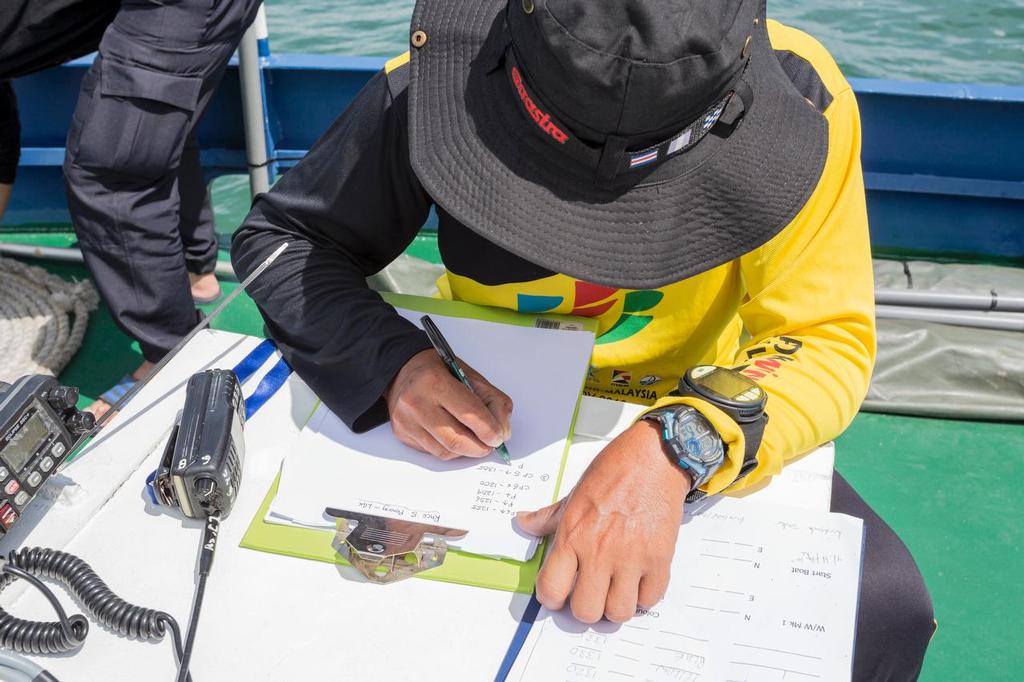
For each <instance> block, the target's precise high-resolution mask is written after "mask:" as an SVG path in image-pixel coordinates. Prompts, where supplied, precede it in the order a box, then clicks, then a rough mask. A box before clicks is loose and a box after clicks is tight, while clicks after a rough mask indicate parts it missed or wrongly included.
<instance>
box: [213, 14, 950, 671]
mask: <svg viewBox="0 0 1024 682" xmlns="http://www.w3.org/2000/svg"><path fill="white" fill-rule="evenodd" d="M410 43H411V45H412V48H413V49H412V50H411V52H410V53H407V54H406V55H403V56H401V57H396V58H395V59H392V60H390V61H389V62H388V63H387V64H386V66H385V68H384V71H383V72H382V73H380V74H378V75H377V76H376V77H374V78H373V79H372V80H371V81H370V82H369V83H368V84H367V85H366V86H365V87H364V88H363V90H362V91H361V92H360V93H359V94H358V96H357V97H356V98H355V99H354V100H353V101H352V103H351V104H350V106H349V107H348V109H347V110H346V111H345V112H344V113H343V114H341V116H340V117H339V118H338V120H337V121H336V122H335V123H334V125H332V126H331V128H330V129H329V130H328V131H327V132H326V133H325V134H324V136H323V137H322V138H321V139H320V140H319V141H318V142H317V143H316V145H314V147H313V148H312V149H311V150H310V151H309V154H307V155H306V157H305V158H304V159H303V160H302V161H301V162H300V163H299V164H298V165H297V166H296V167H295V168H293V169H292V170H290V171H288V173H287V174H286V175H285V176H284V177H283V178H282V179H281V181H280V182H278V183H277V184H276V185H275V186H274V188H273V189H272V190H271V191H270V192H268V193H266V194H262V195H260V196H259V197H257V198H256V200H255V202H254V204H253V209H252V211H251V212H250V214H249V216H248V217H247V218H246V221H245V223H244V224H243V225H242V227H241V228H240V229H239V230H238V232H236V234H235V237H234V241H233V244H232V258H233V262H234V264H235V271H236V272H237V273H238V274H239V276H245V275H246V274H247V273H250V272H252V271H253V270H254V269H255V268H256V267H257V266H258V264H259V263H260V262H262V261H263V260H264V259H265V258H266V257H267V256H268V255H270V253H272V252H273V251H274V250H275V249H277V248H278V247H279V246H280V245H281V244H282V243H284V242H288V243H289V244H290V246H289V248H288V250H287V251H285V252H284V253H282V254H281V256H280V258H279V259H278V260H277V261H275V263H274V266H273V267H272V268H269V269H268V270H267V271H266V273H264V275H263V276H262V277H261V278H259V279H258V280H256V281H255V282H254V283H253V286H252V288H251V289H250V290H249V291H250V294H251V295H252V297H253V299H254V300H255V301H256V303H257V304H258V305H259V308H260V311H261V312H262V313H263V316H264V318H265V319H266V322H267V329H268V331H269V333H270V335H271V336H273V338H274V339H275V341H276V342H277V344H278V347H279V348H280V350H281V352H282V353H283V355H284V357H285V359H286V360H287V361H288V363H289V364H290V365H291V366H292V367H293V368H294V369H295V371H296V372H297V373H298V374H299V375H300V376H301V377H302V378H303V379H304V380H305V381H306V382H307V383H308V384H309V385H310V387H311V388H313V390H314V391H315V392H316V393H317V395H318V396H319V397H320V398H321V400H322V401H323V403H324V404H325V405H326V406H327V407H329V408H330V409H331V410H332V411H333V412H335V414H337V415H338V416H339V418H341V419H342V420H343V421H344V422H345V424H346V425H347V426H348V427H349V428H350V429H352V430H353V431H355V432H360V431H365V430H367V429H372V428H375V427H377V426H379V425H381V424H383V423H384V422H386V421H390V428H391V430H392V431H393V432H394V435H395V437H396V438H398V439H399V440H400V441H401V442H403V443H405V444H406V445H408V446H410V447H413V448H416V449H418V450H421V451H423V452H425V453H429V455H424V456H425V457H427V456H431V455H432V456H435V457H439V458H442V459H451V458H453V457H483V456H486V455H487V453H488V452H489V451H490V450H491V449H492V448H493V447H494V446H496V445H497V444H499V443H501V442H502V441H504V440H506V439H507V438H508V437H509V424H510V421H509V418H510V413H511V411H512V409H513V406H512V405H511V402H510V400H509V399H508V397H507V396H505V395H504V394H503V393H501V390H500V387H497V386H493V385H491V384H490V383H489V382H488V381H487V379H486V378H484V377H482V376H480V375H478V374H473V375H472V377H471V381H472V382H473V387H474V390H475V393H471V392H468V391H466V390H465V387H464V386H463V385H462V384H461V383H459V382H458V381H456V380H455V379H454V378H453V377H452V376H451V375H450V373H449V372H448V370H447V368H446V367H445V365H444V363H443V362H442V361H441V360H440V358H439V356H438V354H437V353H436V352H435V351H434V350H433V349H432V347H431V344H430V341H429V339H428V338H427V337H426V336H425V334H424V333H423V332H422V330H420V329H419V328H418V327H416V326H415V325H413V324H412V323H411V322H409V321H407V320H406V319H404V318H403V317H401V316H400V315H399V314H398V313H397V312H396V311H395V309H394V308H393V307H392V306H390V305H389V304H388V303H387V302H386V301H384V300H383V299H381V298H380V297H379V296H378V295H377V294H375V293H374V292H372V291H370V290H368V289H367V285H366V276H367V275H370V274H372V273H374V272H376V271H377V270H379V269H381V268H382V267H384V266H385V265H387V264H388V263H389V262H390V261H392V260H393V259H394V258H396V257H397V256H398V255H399V254H400V253H401V252H402V251H403V250H404V249H405V248H406V246H407V245H408V244H410V243H411V242H412V240H413V239H414V238H415V236H416V234H417V232H418V231H419V229H420V227H421V226H422V225H423V223H424V221H425V220H426V217H427V215H428V213H429V211H430V209H431V208H436V210H437V216H438V246H439V249H440V252H441V257H442V259H443V260H444V264H445V268H446V273H445V276H444V277H443V279H442V281H441V282H440V288H441V290H442V292H443V293H444V295H446V296H447V297H449V298H452V299H455V300H461V301H466V302H469V303H475V304H480V305H488V306H494V307H499V308H505V309H510V310H515V311H520V312H524V313H530V314H536V313H542V312H545V313H546V312H551V313H561V314H570V315H580V316H588V317H592V318H594V319H595V320H596V322H597V328H598V332H597V339H596V343H595V346H594V350H593V353H592V355H591V359H590V368H589V372H588V376H587V379H586V386H585V392H586V393H587V394H589V395H594V396H598V397H605V398H611V399H618V400H630V401H634V402H641V403H645V404H646V405H648V406H649V408H648V410H647V411H646V412H645V413H644V415H643V417H642V418H641V419H639V420H637V422H636V423H634V424H632V425H631V426H629V427H628V428H627V429H625V430H624V431H623V432H622V433H621V434H619V435H618V436H617V437H616V438H615V439H613V440H612V441H610V442H609V443H608V444H607V445H606V446H605V447H604V449H603V450H602V452H601V453H600V454H599V455H598V456H597V457H596V458H595V459H594V460H593V462H592V463H591V465H590V466H589V467H588V469H587V471H586V472H585V473H584V475H583V477H582V478H581V479H580V481H579V483H578V484H577V485H576V486H575V488H574V489H573V490H572V491H571V493H570V494H569V495H568V496H567V497H566V498H564V499H563V500H561V501H559V502H557V503H555V504H553V505H550V506H548V507H545V508H543V509H540V510H523V511H522V512H521V513H520V514H519V515H518V517H517V524H518V526H519V528H520V529H521V530H523V531H524V532H526V533H529V534H531V535H535V536H550V540H549V542H550V544H549V550H548V552H547V553H546V555H545V558H544V563H543V565H542V567H541V569H540V572H539V574H538V577H537V598H538V599H539V600H540V602H541V603H542V604H544V605H545V606H546V607H548V608H550V609H553V610H557V609H562V608H563V607H564V608H568V609H571V610H572V613H573V615H574V616H575V617H576V618H577V619H578V620H580V621H583V622H585V623H593V622H595V621H597V620H600V619H601V618H607V619H608V620H612V621H616V622H621V621H624V620H628V619H629V618H631V617H632V616H633V615H635V613H636V608H637V606H638V605H639V606H642V607H645V608H650V607H652V606H653V605H654V604H656V603H657V602H658V600H659V599H660V598H661V596H662V595H663V594H664V593H665V590H666V589H667V585H668V582H669V577H670V576H669V565H670V562H671V558H672V556H673V554H674V552H675V544H676V540H677V537H678V532H679V520H680V518H681V515H682V513H683V503H684V500H687V499H695V498H700V497H703V496H707V495H717V494H720V493H729V492H732V491H738V490H743V489H745V488H749V487H750V486H751V485H756V484H757V483H758V481H762V482H763V481H764V480H765V479H767V478H769V477H771V476H773V475H775V474H777V473H779V472H780V471H781V470H782V468H783V467H784V466H785V465H786V463H787V461H790V460H792V459H793V458H795V457H798V456H799V455H800V454H801V453H804V452H807V451H809V450H811V449H813V448H814V447H816V446H818V445H820V444H821V443H824V442H826V441H828V440H831V439H833V438H835V437H836V436H837V435H839V434H840V433H841V432H842V431H843V429H845V428H846V426H847V425H848V424H849V423H850V421H851V420H852V419H853V417H854V415H855V414H856V413H857V410H858V408H859V406H860V404H861V401H862V400H863V397H864V394H865V392H866V391H867V387H868V383H869V379H870V376H871V369H872V366H873V364H874V358H875V323H874V296H873V278H872V272H871V267H872V266H871V245H870V239H869V233H868V217H867V210H866V200H865V193H864V181H863V174H862V171H861V163H860V116H859V113H858V110H857V101H856V98H855V96H854V93H853V90H852V89H851V87H850V84H849V83H848V82H847V81H846V79H845V78H844V77H843V75H842V73H841V72H840V70H839V68H838V66H837V65H836V64H835V62H834V61H833V59H832V58H831V56H830V55H829V54H828V52H827V51H826V50H825V49H824V47H822V46H821V45H820V44H819V43H818V42H817V41H815V40H814V39H813V38H811V37H810V36H807V35H806V34H804V33H802V32H800V31H798V30H795V29H793V28H789V27H787V26H784V25H782V24H779V23H777V22H773V21H769V20H768V19H767V17H766V16H765V4H764V2H763V0H619V1H618V2H593V1H592V0H419V2H418V3H417V5H416V9H415V11H414V12H413V18H412V26H411V31H410ZM537 382H538V386H539V387H542V386H543V377H539V378H538V379H537ZM513 442H514V441H513ZM907 480H908V481H910V480H912V472H908V473H907ZM832 502H833V504H832V508H833V510H835V511H840V512H845V513H848V514H852V515H856V516H858V517H860V518H862V519H864V521H865V545H864V562H863V578H862V581H861V593H860V602H859V615H858V625H857V642H856V647H855V651H854V662H853V670H852V673H853V678H854V679H855V680H857V681H858V682H868V681H870V682H879V681H883V680H893V681H897V680H898V681H903V680H913V679H916V678H917V676H918V673H919V672H920V669H921V664H922V661H923V659H924V655H925V651H926V648H927V645H928V641H929V639H930V637H931V634H932V632H933V631H934V621H933V618H932V604H931V599H930V598H929V596H928V591H927V589H926V587H925V584H924V581H923V580H922V578H921V574H920V572H919V571H918V569H917V566H916V565H915V563H914V559H913V557H912V556H911V555H910V553H909V552H908V551H907V548H906V547H905V546H904V545H903V543H902V542H900V540H899V538H898V537H897V536H896V535H895V533H893V531H892V530H891V529H890V528H889V527H888V526H886V525H885V523H884V522H882V520H881V519H879V518H878V516H877V515H876V514H875V513H874V512H873V511H872V510H871V509H870V508H869V507H868V505H867V504H866V503H865V502H864V500H862V499H861V498H860V497H859V496H858V495H857V493H856V492H854V491H853V490H852V489H851V488H850V487H849V486H848V485H847V484H846V483H845V481H843V480H842V479H841V478H840V477H838V475H837V477H836V479H835V494H834V497H833V500H832ZM623 537H628V538H629V542H622V541H621V538H623ZM673 579H674V580H679V579H681V578H680V576H675V577H674V578H673ZM682 579H685V577H683V578H682ZM697 626H698V627H699V624H698V625H697Z"/></svg>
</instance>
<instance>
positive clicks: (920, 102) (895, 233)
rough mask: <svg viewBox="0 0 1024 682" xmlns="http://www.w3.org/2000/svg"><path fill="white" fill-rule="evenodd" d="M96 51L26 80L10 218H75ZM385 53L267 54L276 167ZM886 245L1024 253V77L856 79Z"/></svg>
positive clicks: (209, 129)
mask: <svg viewBox="0 0 1024 682" xmlns="http://www.w3.org/2000/svg"><path fill="white" fill-rule="evenodd" d="M90 63H91V58H88V57H87V58H83V59H79V60H76V61H74V62H71V63H69V64H65V65H63V66H60V67H56V68H54V69H50V70H47V71H44V72H42V73H39V74H35V75H33V76H31V77H28V78H24V79H21V80H19V81H17V82H16V83H15V88H16V89H17V92H18V97H19V102H20V108H21V111H22V125H23V138H22V139H23V144H24V150H23V154H22V162H21V168H20V170H19V179H18V185H19V187H18V190H17V191H16V192H15V195H14V197H13V200H12V205H11V207H10V209H9V211H8V215H7V217H6V218H5V220H4V224H5V227H6V228H10V227H12V226H16V225H19V224H22V225H25V224H33V225H40V224H67V223H68V222H69V219H68V215H67V209H66V207H65V202H64V196H63V190H62V186H61V179H60V164H61V161H62V159H63V154H64V143H65V135H66V132H67V126H68V121H69V120H70V116H71V112H72V110H73V109H74V104H75V100H76V98H77V95H78V85H79V82H80V80H81V78H82V75H83V74H84V72H85V70H86V69H87V68H88V66H89V64H90ZM383 63H384V60H383V59H379V58H367V57H340V56H321V55H306V54H280V55H271V56H269V57H268V58H266V60H265V65H264V77H265V81H266V90H267V91H266V97H267V110H268V118H269V135H268V137H269V138H270V139H269V143H270V147H271V149H270V153H271V158H272V159H273V163H272V165H273V167H274V170H276V171H278V172H281V171H285V170H287V168H289V167H290V166H293V165H294V164H295V163H296V162H297V161H298V160H299V159H300V158H302V156H303V155H304V154H305V152H306V151H307V150H308V149H309V147H310V146H311V145H312V144H313V143H314V141H315V140H316V138H317V137H318V136H319V135H320V133H321V132H322V131H324V130H325V129H326V128H327V126H328V125H329V124H330V122H331V121H332V120H333V119H334V118H335V117H336V116H337V115H338V113H339V112H340V111H341V110H342V109H343V108H344V107H345V106H346V104H347V103H348V102H349V101H350V100H351V99H352V97H353V96H354V95H355V93H356V92H357V91H358V90H359V89H360V88H361V87H362V85H363V84H364V83H365V82H366V81H367V80H368V79H369V78H370V77H371V76H372V75H373V74H374V73H375V72H376V71H378V70H380V69H381V68H382V66H383ZM851 82H852V84H853V87H854V90H855V92H856V93H857V99H858V102H859V104H860V109H861V116H862V119H863V130H864V140H863V160H864V171H865V183H866V185H867V190H868V211H869V214H870V218H871V230H872V242H873V245H874V247H875V250H876V252H877V253H887V252H888V253H893V252H895V253H902V254H907V253H910V254H930V255H955V256H958V257H968V258H979V259H991V258H999V259H1014V260H1021V261H1024V87H1008V86H985V85H959V84H939V83H913V82H897V81H880V80H863V79H851ZM240 102H241V99H240V96H239V86H238V74H237V68H236V65H235V64H233V65H232V67H231V69H230V70H229V72H228V74H227V76H226V78H225V82H224V85H223V87H221V89H220V91H219V92H218V94H217V96H216V98H215V99H214V101H213V103H212V105H211V107H210V109H209V111H208V112H207V114H206V116H205V117H204V119H203V121H202V122H201V124H200V126H199V141H200V144H201V146H202V148H203V152H202V158H203V164H204V167H205V169H206V172H207V175H208V176H209V178H210V179H212V178H214V177H216V176H219V175H224V174H228V173H245V172H246V171H247V169H246V163H245V140H244V137H243V127H242V123H241V121H242V113H241V104H240Z"/></svg>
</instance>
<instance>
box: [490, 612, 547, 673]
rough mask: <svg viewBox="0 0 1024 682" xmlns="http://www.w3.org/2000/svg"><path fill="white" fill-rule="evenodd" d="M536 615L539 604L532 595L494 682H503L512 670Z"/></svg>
mask: <svg viewBox="0 0 1024 682" xmlns="http://www.w3.org/2000/svg"><path fill="white" fill-rule="evenodd" d="M538 613H540V602H539V601H537V594H536V593H534V594H532V595H531V596H530V603H529V604H527V605H526V609H524V610H523V619H522V620H521V621H519V625H518V626H517V627H516V633H515V634H514V635H512V641H511V642H510V643H509V645H508V651H506V652H505V658H503V659H501V667H500V668H498V674H497V675H495V676H494V682H505V678H507V677H508V673H509V671H511V670H512V664H513V663H515V662H516V657H517V656H519V652H520V651H521V650H522V648H523V644H525V643H526V636H527V635H528V634H530V628H532V627H533V623H534V621H535V620H537V614H538Z"/></svg>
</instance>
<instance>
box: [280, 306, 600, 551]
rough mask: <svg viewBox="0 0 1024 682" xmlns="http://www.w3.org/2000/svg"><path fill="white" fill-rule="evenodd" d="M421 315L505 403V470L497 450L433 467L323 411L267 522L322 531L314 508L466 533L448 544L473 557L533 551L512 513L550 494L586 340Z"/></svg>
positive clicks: (387, 433)
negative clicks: (508, 434) (508, 408)
mask: <svg viewBox="0 0 1024 682" xmlns="http://www.w3.org/2000/svg"><path fill="white" fill-rule="evenodd" d="M400 312H403V314H405V315H406V316H407V317H409V318H410V319H414V320H418V319H419V318H418V315H419V314H418V313H411V312H404V311H400ZM431 317H432V319H433V320H434V321H435V322H436V323H437V325H438V327H440V328H441V331H442V332H443V333H444V335H445V337H446V338H447V339H448V341H449V343H451V345H452V347H453V348H454V349H455V351H456V353H457V354H458V355H459V356H460V357H461V358H462V360H464V361H465V362H467V363H468V364H469V365H471V366H472V367H474V368H476V369H477V370H478V371H479V372H480V373H481V374H483V375H484V376H486V377H487V378H488V380H489V381H491V383H493V384H494V385H495V386H498V387H499V388H501V389H502V390H503V391H505V392H506V393H508V395H509V396H510V397H511V398H512V401H513V403H514V410H513V413H512V438H511V439H510V440H509V441H508V449H509V452H510V453H511V455H512V462H511V464H505V463H504V462H502V461H501V458H500V457H498V455H497V454H491V455H489V456H488V457H485V458H484V459H466V458H461V459H457V460H452V461H449V462H442V461H440V460H438V459H436V458H434V457H432V456H431V455H427V454H424V453H422V452H418V451H416V450H413V449H412V448H409V447H406V446H405V445H403V444H401V443H400V442H399V441H398V440H397V439H396V438H395V437H394V435H393V434H392V432H391V427H390V426H389V425H387V424H385V425H383V426H381V427H378V428H376V429H373V430H372V431H369V432H367V433H362V434H355V433H352V431H350V430H349V429H348V428H347V427H346V426H345V425H344V423H342V421H341V420H340V419H338V417H337V416H335V415H334V414H333V413H331V411H330V410H328V409H327V408H326V407H323V406H321V407H320V408H319V409H318V410H317V412H316V413H315V414H314V415H313V417H312V419H310V422H309V424H307V426H306V428H305V429H303V431H302V433H301V434H300V436H299V438H298V440H297V442H296V445H295V447H294V449H293V450H292V451H291V452H290V453H289V454H288V456H287V457H286V458H285V462H284V466H283V470H282V475H281V483H280V486H279V488H278V494H277V497H276V498H275V500H274V502H273V503H272V505H271V508H270V513H269V515H268V517H267V520H268V521H271V522H278V523H280V522H288V523H296V524H300V525H307V526H313V527H330V526H332V525H333V522H332V520H330V519H325V517H324V514H323V512H324V508H325V507H337V508H341V509H352V510H355V511H365V512H368V513H372V514H379V515H385V516H393V517H397V518H406V519H412V520H423V521H426V522H429V523H432V524H439V525H443V526H449V527H452V528H460V529H464V530H468V531H469V533H468V535H467V536H466V537H465V539H463V540H461V541H459V542H458V543H453V544H456V546H458V547H459V548H460V549H463V550H465V551H468V552H473V553H476V554H483V555H488V556H500V557H508V558H511V559H516V560H520V561H523V560H526V559H528V558H530V557H531V556H532V555H533V552H534V551H535V549H536V546H537V539H536V538H533V537H531V536H528V535H525V534H523V533H520V532H519V531H518V530H517V529H516V527H515V525H514V523H513V517H514V516H515V513H516V512H517V511H519V510H521V509H533V508H538V507H541V506H544V505H547V504H550V503H551V502H552V501H553V499H554V497H555V484H556V482H557V480H558V475H559V472H560V471H561V467H562V462H563V457H564V454H565V449H566V442H567V439H568V435H569V432H570V426H571V423H572V417H573V414H574V412H575V408H576V403H577V400H578V399H579V395H580V391H581V389H582V386H583V378H584V376H585V374H586V370H587V362H588V361H589V358H590V351H591V348H592V346H593V340H594V337H593V334H592V333H590V332H581V331H564V330H552V329H539V328H534V327H518V326H512V325H506V324H497V323H492V322H482V321H479V320H471V319H464V318H455V317H446V316H440V315H431Z"/></svg>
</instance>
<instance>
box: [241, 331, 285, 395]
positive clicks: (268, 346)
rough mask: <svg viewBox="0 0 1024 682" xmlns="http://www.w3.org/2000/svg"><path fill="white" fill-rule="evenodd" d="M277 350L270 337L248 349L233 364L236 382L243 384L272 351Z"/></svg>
mask: <svg viewBox="0 0 1024 682" xmlns="http://www.w3.org/2000/svg"><path fill="white" fill-rule="evenodd" d="M275 350H277V346H276V345H274V342H273V341H271V340H270V339H264V340H263V341H261V342H260V344H259V345H258V346H256V347H255V348H253V349H252V350H251V351H249V354H248V355H246V356H245V357H244V358H242V361H241V362H239V363H238V364H237V365H235V369H234V372H235V376H236V377H238V383H240V384H244V383H245V382H246V381H248V379H249V377H251V376H252V375H253V374H255V373H256V370H258V369H259V368H260V367H262V366H263V363H264V362H266V361H267V358H269V357H270V356H271V355H273V354H274V351H275Z"/></svg>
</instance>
